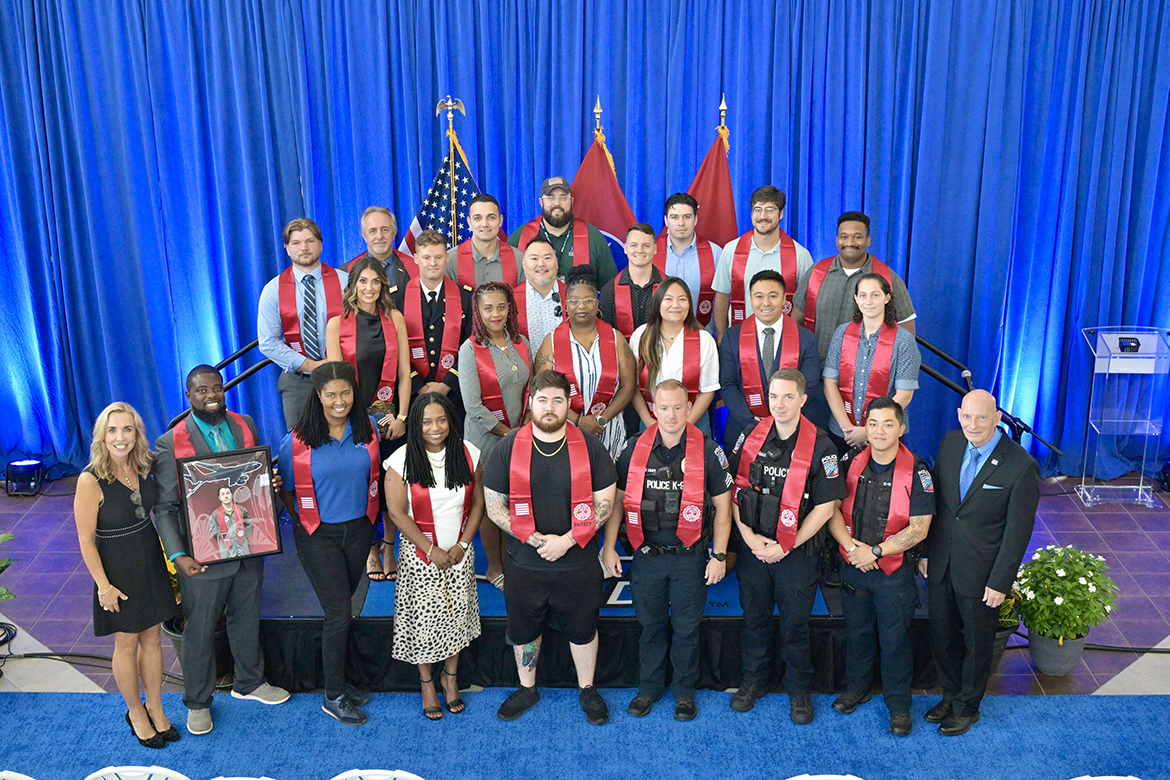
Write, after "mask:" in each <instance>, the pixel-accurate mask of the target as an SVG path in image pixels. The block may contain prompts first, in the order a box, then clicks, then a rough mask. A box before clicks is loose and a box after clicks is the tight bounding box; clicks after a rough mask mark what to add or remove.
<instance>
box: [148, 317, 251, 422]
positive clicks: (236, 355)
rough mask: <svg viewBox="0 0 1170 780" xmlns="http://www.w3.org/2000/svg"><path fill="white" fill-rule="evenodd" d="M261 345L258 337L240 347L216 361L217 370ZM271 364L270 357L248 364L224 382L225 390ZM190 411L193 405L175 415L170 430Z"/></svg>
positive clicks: (222, 368) (221, 369)
mask: <svg viewBox="0 0 1170 780" xmlns="http://www.w3.org/2000/svg"><path fill="white" fill-rule="evenodd" d="M259 345H260V340H259V339H256V340H254V341H252V342H251V343H250V344H247V345H246V346H243V347H240V348H239V349H238V350H236V351H235V352H233V353H232V354H231V355H229V356H228V357H226V358H224V359H223V360H221V361H220V362H218V363H216V364H215V370H216V371H223V370H224V369H225V368H226V367H227V366H229V365H231V364H232V363H234V362H236V361H237V360H239V359H240V358H241V357H243V356H244V355H245V354H246V353H248V352H250V351H251V350H252V349H254V348H255V347H258V346H259ZM270 365H272V360H271V359H269V358H264V359H263V360H261V361H260V362H258V363H255V364H253V365H251V366H248V367H247V368H245V369H244V370H243V371H241V372H240V373H239V374H238V375H236V376H234V377H232V378H231V379H229V380H228V381H227V382H224V385H223V391H224V392H225V393H226V392H227V391H229V390H231V389H232V388H233V387H235V386H236V385H238V384H239V383H240V382H243V381H244V380H245V379H247V378H248V377H250V376H252V375H253V374H255V373H256V372H257V371H259V370H260V369H262V368H265V367H267V366H270ZM190 413H191V407H187V408H186V409H184V410H183V411H182V412H180V413H179V414H178V415H176V416H175V419H173V420H171V421H170V422H169V423H167V430H168V431H169V430H170V429H171V428H174V427H175V426H176V425H178V424H179V423H180V422H182V421H183V419H184V418H185V417H186V416H187V415H189V414H190Z"/></svg>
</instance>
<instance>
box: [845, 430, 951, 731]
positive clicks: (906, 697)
mask: <svg viewBox="0 0 1170 780" xmlns="http://www.w3.org/2000/svg"><path fill="white" fill-rule="evenodd" d="M862 451H863V450H862V449H861V448H854V449H852V450H850V451H849V452H848V453H847V454H846V455H845V456H844V457H842V458H841V474H842V476H843V477H845V476H847V475H848V473H849V467H850V465H851V464H852V463H853V460H854V458H856V457H857V456H858V454H860V453H861V452H862ZM893 477H894V462H893V461H891V462H890V463H887V464H885V465H882V464H879V463H875V462H874V460H873V458H872V457H871V458H870V459H869V462H868V463H866V465H865V468H863V469H862V471H861V474H859V475H858V478H857V488H856V490H855V492H854V497H853V512H852V515H853V516H852V518H848V517H846V518H845V520H846V522H847V523H849V525H851V527H852V529H853V538H854V539H856V540H857V541H858V542H860V543H862V544H865V545H868V546H870V547H873V546H876V545H880V544H881V543H882V540H883V539H884V538H885V529H886V518H887V516H888V515H889V510H890V496H891V492H892V490H893ZM846 487H848V482H846ZM919 515H931V516H933V515H934V483H933V482H932V480H931V476H930V470H929V469H928V468H927V466H926V463H925V462H924V461H923V460H922V458H919V457H918V456H915V457H914V476H913V478H912V479H911V482H910V517H915V516H919ZM916 563H917V555H915V554H912V553H911V551H910V550H907V551H906V552H905V553H904V554H903V556H902V564H901V565H900V566H899V567H898V568H897V569H895V570H894V571H893V572H892V573H890V574H886V572H885V571H884V570H882V569H881V568H877V569H873V570H872V571H866V572H863V571H861V570H860V569H858V568H857V567H856V566H851V565H849V563H848V561H846V562H845V564H844V565H843V567H842V568H843V571H842V574H841V579H842V588H841V606H842V610H843V611H844V613H845V631H846V651H847V654H846V661H845V687H846V689H847V690H849V691H854V692H857V693H868V692H869V687H870V684H871V683H872V682H873V656H874V653H875V652H876V651H877V644H878V640H879V639H880V642H881V653H882V656H881V664H882V697H883V698H884V699H885V702H886V707H887V708H889V711H890V712H891V713H896V712H909V711H910V683H911V679H912V678H913V675H914V661H913V657H912V655H911V651H910V621H911V620H913V618H914V610H915V608H916V607H917V606H918V587H917V585H916V584H915V582H914V570H915V569H916V568H917V566H916Z"/></svg>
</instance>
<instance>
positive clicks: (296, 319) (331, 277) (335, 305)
mask: <svg viewBox="0 0 1170 780" xmlns="http://www.w3.org/2000/svg"><path fill="white" fill-rule="evenodd" d="M277 278H278V280H279V281H278V282H277V294H278V295H277V297H278V300H279V303H280V328H281V330H282V331H283V332H284V340H285V342H286V343H287V344H288V346H289V348H290V349H291V350H292V351H293V352H299V353H300V354H302V355H304V354H305V347H304V344H303V343H302V342H301V316H300V314H299V313H298V312H297V280H296V278H295V277H294V276H293V269H292V266H291V265H290V266H289V267H288V268H286V269H284V271H282V272H281V274H280V276H279V277H277ZM321 281H322V282H324V284H325V317H326V319H331V318H333V317H340V316H341V310H342V309H341V278H340V277H339V276H338V275H337V271H335V270H333V269H332V268H330V267H329V266H327V265H325V264H324V263H321ZM317 305H318V306H320V305H321V302H320V301H318V302H317ZM310 324H311V326H312V327H314V328H315V327H317V323H315V322H314V323H310ZM321 341H324V334H322V339H321ZM324 346H325V345H324V344H321V347H322V351H324ZM305 357H308V356H307V355H305Z"/></svg>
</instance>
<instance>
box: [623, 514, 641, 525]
mask: <svg viewBox="0 0 1170 780" xmlns="http://www.w3.org/2000/svg"><path fill="white" fill-rule="evenodd" d="M638 522H639V520H638V513H637V512H626V524H627V525H637V524H638Z"/></svg>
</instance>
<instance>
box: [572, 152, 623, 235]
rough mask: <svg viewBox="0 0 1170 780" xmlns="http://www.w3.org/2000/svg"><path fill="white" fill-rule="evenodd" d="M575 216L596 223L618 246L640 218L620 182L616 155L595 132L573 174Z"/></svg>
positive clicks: (595, 225)
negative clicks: (631, 226)
mask: <svg viewBox="0 0 1170 780" xmlns="http://www.w3.org/2000/svg"><path fill="white" fill-rule="evenodd" d="M573 216H574V218H576V219H581V220H584V221H585V222H588V223H589V224H591V225H593V226H594V227H596V228H597V229H598V230H600V231H601V232H602V233H604V234H605V235H606V237H607V238H609V239H610V240H611V241H616V242H617V244H618V245H619V246H621V245H622V244H624V243H625V240H626V231H627V230H629V228H630V225H633V224H634V223H636V222H637V221H638V220H637V219H636V218H635V217H634V211H633V209H631V208H630V204H629V202H628V201H626V196H625V195H624V194H623V193H622V187H621V185H620V184H618V180H617V175H616V174H615V173H614V169H613V158H612V157H610V155H609V150H608V149H606V148H605V136H604V135H602V134H600V133H597V134H595V135H594V138H593V144H592V145H590V147H589V151H588V152H586V153H585V159H584V160H582V161H581V167H580V168H578V169H577V175H576V176H574V177H573Z"/></svg>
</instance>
